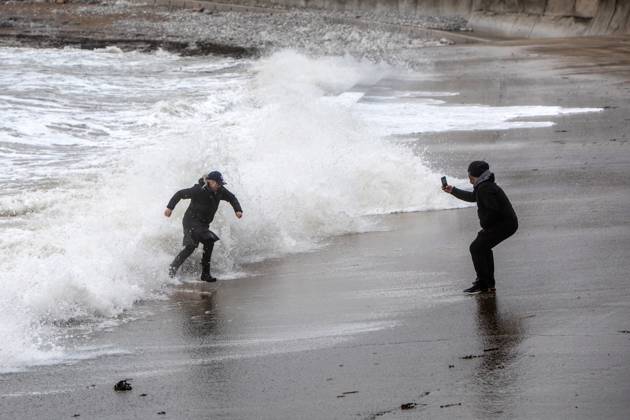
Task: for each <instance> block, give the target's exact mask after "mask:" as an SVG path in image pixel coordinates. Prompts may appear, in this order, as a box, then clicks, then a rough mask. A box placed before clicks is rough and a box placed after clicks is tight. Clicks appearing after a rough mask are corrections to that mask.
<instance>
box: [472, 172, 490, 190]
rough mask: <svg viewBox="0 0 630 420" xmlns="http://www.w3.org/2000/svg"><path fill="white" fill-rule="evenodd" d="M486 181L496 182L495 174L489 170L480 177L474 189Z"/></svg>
mask: <svg viewBox="0 0 630 420" xmlns="http://www.w3.org/2000/svg"><path fill="white" fill-rule="evenodd" d="M486 181H490V182H494V174H493V173H492V172H490V170H489V169H488V170H486V171H485V172H483V173H482V174H481V175H479V178H477V181H475V185H474V188H477V187H478V186H479V185H480V184H481V183H483V182H486Z"/></svg>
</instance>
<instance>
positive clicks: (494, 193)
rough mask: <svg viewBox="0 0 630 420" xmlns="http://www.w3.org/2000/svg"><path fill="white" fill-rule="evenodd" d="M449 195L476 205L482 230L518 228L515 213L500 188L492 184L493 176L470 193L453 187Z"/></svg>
mask: <svg viewBox="0 0 630 420" xmlns="http://www.w3.org/2000/svg"><path fill="white" fill-rule="evenodd" d="M451 194H453V195H454V196H455V197H457V198H459V199H460V200H464V201H468V202H471V203H475V202H476V203H477V215H478V216H479V223H480V224H481V227H482V228H483V229H491V228H492V227H493V226H497V225H502V226H510V227H513V228H517V227H518V219H517V218H516V212H515V211H514V209H513V208H512V204H511V203H510V200H509V199H508V198H507V195H505V193H504V192H503V190H502V189H501V187H499V186H498V185H497V184H495V183H494V174H492V175H491V176H490V178H489V179H488V180H486V181H484V182H481V183H480V184H479V185H477V186H476V187H475V188H474V189H473V190H472V191H464V190H460V189H459V188H455V187H453V192H452V193H451Z"/></svg>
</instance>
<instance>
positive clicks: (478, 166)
mask: <svg viewBox="0 0 630 420" xmlns="http://www.w3.org/2000/svg"><path fill="white" fill-rule="evenodd" d="M488 169H490V165H488V162H484V161H483V160H475V161H474V162H470V165H468V175H470V176H474V177H475V178H479V177H480V176H481V174H482V173H484V172H485V171H487V170H488Z"/></svg>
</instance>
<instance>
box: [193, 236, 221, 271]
mask: <svg viewBox="0 0 630 420" xmlns="http://www.w3.org/2000/svg"><path fill="white" fill-rule="evenodd" d="M195 238H196V239H197V240H199V242H201V243H202V244H203V255H202V256H201V280H202V281H207V282H213V281H216V280H217V279H216V278H214V277H212V275H211V274H210V260H211V259H212V250H213V249H214V243H215V242H216V241H218V240H219V237H218V236H217V235H215V234H214V232H212V231H210V230H199V231H197V232H195Z"/></svg>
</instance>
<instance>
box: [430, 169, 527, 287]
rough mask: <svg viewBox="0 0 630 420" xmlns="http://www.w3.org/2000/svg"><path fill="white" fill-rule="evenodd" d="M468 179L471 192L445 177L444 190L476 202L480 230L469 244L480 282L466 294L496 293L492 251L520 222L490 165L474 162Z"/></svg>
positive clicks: (514, 230)
mask: <svg viewBox="0 0 630 420" xmlns="http://www.w3.org/2000/svg"><path fill="white" fill-rule="evenodd" d="M468 179H469V181H470V183H471V184H472V185H473V190H472V191H464V190H460V189H459V188H456V187H453V186H451V185H448V182H447V181H446V177H442V190H443V191H444V192H447V193H449V194H452V195H454V196H455V197H457V198H459V199H460V200H464V201H468V202H471V203H475V202H476V203H477V215H478V216H479V222H480V224H481V231H479V233H478V234H477V238H475V240H474V241H473V242H472V243H471V244H470V254H471V256H472V260H473V265H474V266H475V271H476V272H477V279H476V280H475V282H474V283H473V285H472V287H470V288H468V289H466V290H464V293H467V294H476V293H482V292H494V291H495V290H496V289H495V280H494V255H493V253H492V248H494V247H495V246H497V245H498V244H499V243H501V242H503V241H504V240H506V239H507V238H509V237H510V236H512V235H513V234H514V233H515V232H516V230H517V229H518V219H517V217H516V213H515V212H514V208H513V207H512V204H511V203H510V200H509V199H508V198H507V195H505V193H504V192H503V190H502V189H501V187H499V186H498V185H497V184H495V182H494V174H493V173H492V172H490V165H488V163H487V162H484V161H478V160H477V161H474V162H472V163H471V164H470V165H469V166H468Z"/></svg>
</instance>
